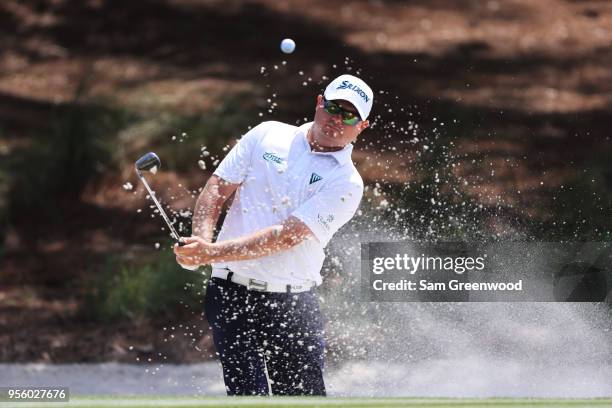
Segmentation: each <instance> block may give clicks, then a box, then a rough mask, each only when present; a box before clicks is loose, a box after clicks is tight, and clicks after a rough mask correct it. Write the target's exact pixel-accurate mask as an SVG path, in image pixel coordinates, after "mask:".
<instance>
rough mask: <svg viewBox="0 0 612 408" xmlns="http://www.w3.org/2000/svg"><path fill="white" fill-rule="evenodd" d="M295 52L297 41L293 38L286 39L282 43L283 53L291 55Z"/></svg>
mask: <svg viewBox="0 0 612 408" xmlns="http://www.w3.org/2000/svg"><path fill="white" fill-rule="evenodd" d="M294 50H295V41H293V40H292V39H291V38H285V39H284V40H283V41H281V51H282V52H284V53H285V54H291V53H292V52H293V51H294Z"/></svg>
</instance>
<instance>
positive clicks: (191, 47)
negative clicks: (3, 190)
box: [0, 0, 612, 362]
mask: <svg viewBox="0 0 612 408" xmlns="http://www.w3.org/2000/svg"><path fill="white" fill-rule="evenodd" d="M0 26H1V27H2V31H1V32H0V160H4V159H5V158H7V157H9V156H10V155H11V152H12V151H14V150H15V149H18V148H20V147H23V146H28V145H29V144H31V143H32V140H33V139H32V137H31V135H32V134H33V133H35V132H41V131H42V132H44V131H46V130H47V129H49V126H50V124H51V123H50V122H52V120H53V116H52V114H53V111H54V109H56V107H58V106H75V105H76V106H78V105H79V104H86V103H88V102H89V101H92V100H100V99H104V98H106V99H108V98H111V99H112V101H113V103H114V104H116V105H117V106H123V107H129V108H130V109H131V110H133V111H135V112H148V113H149V114H150V113H151V112H154V113H155V112H158V113H159V115H162V114H164V113H175V114H198V113H199V112H206V111H207V110H209V109H213V108H214V107H215V106H216V102H217V101H219V100H220V99H221V98H222V97H224V96H227V95H241V94H242V93H244V92H247V93H249V94H250V95H252V96H253V98H254V100H253V101H252V103H253V104H254V105H255V106H257V107H258V109H260V110H261V111H262V112H265V111H266V109H267V108H268V106H269V103H268V102H267V101H266V100H267V99H268V98H269V97H270V92H271V90H273V92H275V94H276V95H277V96H276V98H277V99H275V101H276V102H277V104H278V107H279V108H278V109H277V112H275V113H273V114H271V115H266V116H265V117H266V118H267V119H275V120H287V121H291V122H293V121H295V119H296V118H302V117H303V116H304V115H305V113H308V112H310V109H311V108H312V105H313V101H314V95H315V94H316V92H318V91H320V89H321V87H322V85H321V84H323V83H324V82H325V78H330V77H332V76H334V75H336V74H339V73H341V72H344V71H349V72H352V73H358V74H359V75H361V76H363V77H364V79H366V81H368V82H369V83H370V84H371V85H372V87H373V88H374V89H375V90H378V91H380V93H378V94H377V97H376V99H377V102H376V107H375V110H374V114H373V117H372V122H373V123H374V125H375V126H373V127H372V129H371V130H369V131H368V132H366V133H365V134H364V136H363V138H362V139H360V140H359V141H358V143H357V145H356V151H355V155H354V161H355V162H356V165H357V167H358V169H359V170H360V172H361V173H362V175H363V177H364V180H365V181H366V183H368V184H370V185H372V184H375V183H383V184H400V183H405V182H418V180H419V177H420V175H419V174H417V173H418V172H417V171H415V170H414V169H413V165H414V163H415V160H416V157H417V153H418V151H419V149H420V148H421V147H422V146H421V145H419V144H418V143H416V144H414V145H410V146H408V147H406V145H404V144H402V143H400V141H402V140H403V139H406V138H408V137H412V136H410V135H408V133H406V132H403V131H399V130H398V129H399V128H400V127H402V128H403V127H404V126H405V127H406V128H408V127H410V126H411V123H412V125H414V124H415V123H416V124H419V125H420V127H421V128H422V129H429V130H432V129H434V128H436V127H440V126H445V125H441V123H442V122H445V123H446V126H447V128H448V129H450V130H448V131H449V132H453V131H455V130H454V129H460V132H461V135H460V137H459V138H457V141H456V145H455V146H454V154H456V155H457V156H461V157H463V161H462V165H461V166H459V167H458V168H457V169H456V174H457V175H458V176H460V177H463V178H464V179H465V180H467V181H466V185H465V186H464V187H462V188H463V189H464V192H465V193H466V194H468V195H470V196H472V197H474V198H476V199H477V200H479V201H480V202H481V203H482V204H483V205H485V206H487V205H491V206H498V205H499V204H500V203H502V204H503V205H504V206H505V208H506V209H507V211H508V212H509V213H510V212H516V213H517V214H521V215H524V216H545V215H546V214H543V213H545V212H546V204H547V203H548V201H549V200H551V199H552V198H551V196H550V195H547V194H548V192H549V191H550V190H551V189H556V188H559V187H560V186H563V184H564V183H566V182H567V180H568V179H569V178H570V177H572V176H573V175H575V174H576V173H577V172H580V171H581V170H582V169H583V167H585V166H586V164H585V163H588V162H589V161H590V160H591V159H593V158H594V157H596V156H598V155H602V154H603V155H607V154H608V153H609V152H610V151H611V150H610V136H609V124H608V122H609V118H610V113H611V110H612V69H610V66H612V3H609V2H605V1H562V0H541V1H537V2H535V1H527V0H514V1H512V0H509V1H495V0H491V1H478V0H455V1H450V0H427V1H425V0H414V1H410V2H404V1H393V0H387V1H382V0H372V1H365V0H353V1H351V0H347V1H343V2H337V3H330V2H329V1H322V0H289V1H272V0H259V1H258V0H253V1H218V0H144V1H134V2H123V1H119V0H88V1H81V0H25V1H24V0H19V1H16V0H5V1H3V2H2V4H0ZM284 37H291V38H293V39H294V40H295V41H296V43H297V50H296V52H295V53H294V54H292V55H287V56H283V55H281V54H280V52H279V51H278V44H279V42H280V39H282V38H284ZM283 60H284V61H286V64H285V65H283V64H282V61H283ZM274 66H277V68H274ZM262 67H266V68H265V70H262ZM84 82H86V83H87V87H86V88H85V89H82V84H83V83H84ZM304 84H305V85H304ZM252 120H253V122H254V123H255V122H257V121H258V120H261V118H259V117H253V118H252ZM453 123H459V124H460V126H459V125H456V126H455V127H453ZM391 124H392V125H391ZM143 126H145V125H143ZM138 132H141V133H142V132H146V127H144V128H143V129H139V130H138V131H137V132H136V133H137V134H139V133H138ZM126 137H129V135H127V136H126ZM136 139H137V138H136ZM130 140H131V142H130V143H131V144H130V149H132V150H130V151H128V152H125V155H126V156H129V155H130V154H131V153H132V152H133V151H139V150H141V149H144V148H145V147H146V140H145V139H143V140H142V141H138V140H135V141H134V140H132V139H130ZM119 148H121V147H119ZM394 149H395V150H394ZM398 149H399V153H398ZM475 158H479V159H478V160H474V159H475ZM483 158H484V159H483ZM608 158H609V157H608ZM603 159H604V160H605V159H606V158H605V157H604V158H603ZM160 177H161V178H158V179H156V183H158V186H160V187H161V190H163V191H167V190H168V189H169V188H172V186H176V185H177V184H178V183H182V184H183V185H184V186H186V188H187V189H189V190H195V189H197V188H198V187H200V186H201V185H202V183H203V180H205V174H204V175H203V174H202V172H198V171H192V172H183V173H174V172H166V173H164V175H163V176H160ZM610 177H611V178H610V179H606V180H604V182H605V183H608V184H607V185H608V186H612V176H610ZM126 181H130V182H131V183H132V184H134V185H137V181H136V180H135V178H134V176H133V175H132V171H131V168H130V167H128V166H126V168H124V169H120V170H119V171H117V172H115V173H113V174H111V175H110V176H108V177H102V178H99V179H96V180H94V181H92V182H90V183H89V184H88V185H87V186H86V188H85V189H84V193H82V194H81V195H80V196H79V197H78V199H76V200H75V199H67V198H65V197H64V198H62V197H58V199H57V201H56V202H54V203H49V205H50V206H52V207H54V208H55V210H56V212H57V213H59V214H63V216H62V217H60V218H58V219H49V218H40V217H37V215H36V214H31V216H28V217H25V218H23V219H20V220H18V221H17V222H14V223H12V224H11V225H9V226H8V228H7V230H6V231H5V236H6V239H5V246H4V251H5V253H4V254H3V255H2V257H1V258H0V262H1V270H0V279H1V280H0V282H1V284H0V327H1V328H2V329H1V330H0V361H45V362H71V361H102V360H119V361H125V362H133V361H135V359H136V358H145V359H146V358H154V357H155V353H158V352H163V353H162V354H163V355H166V356H169V357H168V358H169V359H170V360H172V361H180V362H187V361H199V360H201V359H206V358H209V357H210V356H211V353H212V352H211V342H210V336H209V335H208V334H207V330H206V327H205V326H206V325H205V323H203V322H202V318H201V316H196V315H193V316H186V317H185V319H184V321H183V322H180V323H177V325H178V324H181V325H182V326H183V327H178V326H177V328H176V329H175V331H176V332H177V334H176V335H175V338H176V340H173V341H172V342H171V345H170V346H168V342H167V338H168V329H166V330H164V327H166V326H167V322H163V321H156V322H142V323H139V324H134V325H129V326H126V325H111V326H100V325H93V324H91V323H88V322H87V321H84V320H83V319H82V317H81V316H80V314H79V299H80V295H81V294H80V293H79V292H78V290H77V289H74V290H71V289H66V288H65V287H63V286H62V284H63V283H65V282H66V281H67V280H68V281H71V280H76V279H78V277H79V276H80V275H81V274H83V273H84V271H86V270H87V262H90V261H91V259H97V258H96V257H103V256H104V254H106V253H108V252H109V251H120V250H121V249H122V248H127V249H129V250H130V251H139V250H141V251H142V250H147V249H150V247H151V245H152V242H151V241H150V239H148V238H147V237H149V236H150V234H151V233H152V232H155V231H156V230H155V228H156V227H155V226H151V225H146V224H145V223H143V222H142V221H143V220H144V216H143V215H142V214H139V213H137V212H136V209H138V208H139V207H141V206H142V204H141V200H142V198H143V196H142V191H141V190H137V194H126V191H125V190H124V189H123V188H122V185H123V184H124V183H125V182H126ZM608 191H610V190H608ZM192 203H193V198H192V197H191V196H190V195H186V196H183V197H182V198H181V199H180V200H177V201H175V202H174V205H175V206H176V207H177V208H184V207H188V206H189V205H192ZM67 214H69V216H66V215H67ZM499 222H500V221H499V219H497V218H492V219H491V228H493V229H494V228H499V229H500V230H503V229H504V228H505V226H504V225H496V224H497V223H499ZM149 224H150V223H149ZM75 248H78V251H77V250H75ZM83 254H87V256H84V255H83ZM86 258H87V259H86ZM194 326H195V328H194ZM185 327H187V329H185ZM194 330H195V333H196V334H195V335H188V336H187V335H181V334H180V333H182V332H188V333H192V332H193V331H194ZM200 330H201V332H200ZM183 334H184V333H183ZM178 339H180V340H178ZM165 340H166V341H165ZM130 346H133V347H134V348H132V349H130ZM196 347H197V348H196Z"/></svg>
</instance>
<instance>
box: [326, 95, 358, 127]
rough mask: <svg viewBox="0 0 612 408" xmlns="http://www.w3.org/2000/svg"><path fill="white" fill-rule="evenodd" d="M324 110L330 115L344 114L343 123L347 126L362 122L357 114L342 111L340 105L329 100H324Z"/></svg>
mask: <svg viewBox="0 0 612 408" xmlns="http://www.w3.org/2000/svg"><path fill="white" fill-rule="evenodd" d="M323 109H325V112H327V113H329V114H330V115H339V114H342V123H344V124H345V125H350V126H354V125H356V124H357V123H358V122H359V121H360V118H359V115H358V114H357V113H355V112H351V111H348V110H346V109H342V108H341V107H340V105H338V104H337V103H335V102H332V101H328V100H327V99H323Z"/></svg>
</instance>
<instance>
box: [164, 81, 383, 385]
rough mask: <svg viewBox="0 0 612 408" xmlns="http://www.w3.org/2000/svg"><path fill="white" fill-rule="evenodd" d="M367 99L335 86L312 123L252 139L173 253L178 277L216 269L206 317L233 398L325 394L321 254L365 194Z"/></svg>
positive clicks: (353, 84)
mask: <svg viewBox="0 0 612 408" xmlns="http://www.w3.org/2000/svg"><path fill="white" fill-rule="evenodd" d="M373 96H374V95H373V93H372V90H371V89H370V87H369V86H368V85H367V84H366V83H365V82H363V81H362V80H361V79H359V78H357V77H354V76H351V75H341V76H340V77H338V78H336V79H334V80H333V81H331V83H330V84H329V85H328V86H327V88H326V89H325V92H324V94H323V95H318V96H317V100H316V107H315V115H314V121H313V122H310V123H306V124H304V125H302V126H299V127H297V126H292V125H289V124H285V123H280V122H263V123H261V124H260V125H258V126H256V127H255V128H253V129H252V130H250V131H249V132H247V133H246V134H245V135H244V136H243V137H242V138H241V139H240V141H239V142H238V144H236V146H234V148H233V149H232V150H231V151H230V152H229V153H228V155H227V156H226V157H225V158H224V159H223V161H222V162H221V163H220V164H219V167H218V168H217V169H216V171H215V172H214V174H213V176H212V177H211V178H210V179H209V180H208V182H207V183H206V187H205V188H204V190H203V191H202V193H201V194H200V196H199V198H198V200H197V203H196V207H195V211H194V216H193V235H194V236H192V237H189V238H184V240H185V242H186V243H187V245H185V246H182V247H179V246H178V245H176V246H175V247H174V253H175V254H176V259H177V262H178V263H179V264H180V265H182V266H184V267H188V268H193V267H195V266H197V265H204V264H212V277H211V280H210V281H209V283H208V287H207V290H206V301H205V314H206V316H207V319H208V322H209V324H210V326H211V329H212V332H213V339H214V343H215V347H216V349H217V352H218V354H219V356H220V359H221V364H222V365H223V376H224V380H225V387H226V390H227V394H228V395H269V394H270V393H271V394H273V395H325V385H324V383H323V354H324V346H325V340H324V331H323V320H322V317H321V313H320V311H319V304H318V300H317V296H316V294H315V291H314V289H315V288H316V287H317V286H318V285H320V284H321V281H322V279H321V274H320V272H321V267H322V265H323V260H324V258H325V254H324V251H323V249H324V248H325V246H326V245H327V243H328V242H329V240H330V239H331V238H332V236H333V235H334V233H335V232H336V231H338V229H339V228H340V227H341V226H342V225H344V224H345V223H346V222H348V221H349V220H350V219H351V218H352V217H353V215H354V214H355V212H356V210H357V207H358V206H359V202H360V200H361V196H362V194H363V181H362V179H361V177H360V176H359V173H358V172H357V170H356V169H355V166H354V165H353V162H352V161H351V152H352V150H353V146H352V144H351V143H352V142H354V141H355V139H356V138H357V136H358V135H359V134H360V133H361V132H362V131H363V130H364V129H366V128H367V127H368V124H369V123H368V121H367V117H368V115H369V113H370V110H371V108H372V101H373ZM234 192H235V193H236V194H235V197H234V199H233V201H232V204H231V206H230V208H229V211H228V213H227V216H226V218H225V220H224V222H223V227H222V228H221V231H220V233H219V236H218V237H217V240H216V242H215V243H212V239H213V231H214V228H215V226H216V223H217V221H218V218H219V214H220V211H221V208H222V205H223V203H224V202H225V201H226V200H227V199H228V197H230V196H231V195H232V194H233V193H234Z"/></svg>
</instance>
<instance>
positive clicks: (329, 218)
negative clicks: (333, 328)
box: [213, 122, 363, 285]
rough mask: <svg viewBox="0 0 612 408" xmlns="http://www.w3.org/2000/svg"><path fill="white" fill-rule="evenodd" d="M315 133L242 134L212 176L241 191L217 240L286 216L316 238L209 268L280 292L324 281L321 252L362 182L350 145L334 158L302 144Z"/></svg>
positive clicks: (280, 128)
mask: <svg viewBox="0 0 612 408" xmlns="http://www.w3.org/2000/svg"><path fill="white" fill-rule="evenodd" d="M310 126H312V122H311V123H306V124H304V125H302V126H300V127H297V126H292V125H288V124H285V123H281V122H263V123H261V124H260V125H258V126H256V127H255V128H253V129H251V130H250V131H249V132H248V133H246V134H245V135H244V136H243V137H242V139H240V141H239V142H238V143H237V144H236V146H234V148H232V150H231V151H230V152H229V153H228V155H227V156H226V157H225V159H223V161H222V162H221V164H219V167H218V168H217V169H216V170H215V173H214V174H216V175H217V176H219V177H220V178H222V179H223V180H225V181H228V182H230V183H233V184H240V187H238V190H237V191H236V196H235V197H234V201H233V203H232V205H231V207H230V209H229V211H228V214H227V216H226V218H225V220H224V222H223V227H222V229H221V232H220V233H219V237H218V238H217V241H224V240H228V239H232V238H237V237H240V236H243V235H246V234H250V233H252V232H254V231H258V230H260V229H263V228H266V227H269V226H271V225H277V224H281V223H282V222H283V221H285V220H286V219H287V218H289V216H295V217H297V218H299V219H300V220H302V222H304V223H305V224H306V225H307V226H308V227H309V228H310V230H311V231H312V233H313V235H314V236H315V237H316V238H312V239H306V240H304V241H302V242H301V243H300V244H298V245H296V246H294V247H292V248H290V249H288V250H285V251H281V252H277V253H275V254H272V255H268V256H264V257H261V258H257V259H252V260H247V261H235V262H224V263H216V264H213V268H229V269H231V270H232V271H233V272H235V273H236V274H239V275H242V276H246V277H249V278H253V279H259V280H263V281H267V282H271V283H280V284H284V285H302V284H305V283H308V282H312V281H314V282H316V284H317V285H319V284H320V283H321V281H322V279H321V267H322V265H323V260H324V258H325V253H324V251H323V249H324V248H325V246H326V245H327V243H328V242H329V240H330V239H331V237H332V236H333V235H334V233H335V232H336V231H338V229H339V228H340V227H341V226H343V225H344V224H345V223H346V222H348V221H349V220H350V219H351V218H352V217H353V215H354V214H355V212H356V211H357V207H358V206H359V202H360V201H361V197H362V195H363V181H362V179H361V176H360V175H359V173H358V172H357V169H356V168H355V166H354V165H353V162H352V161H351V153H352V151H353V146H352V145H351V144H349V145H347V146H345V147H344V148H343V149H342V150H339V151H336V152H326V153H323V152H313V151H312V150H311V149H310V144H309V143H308V141H307V139H306V133H307V132H308V129H309V128H310Z"/></svg>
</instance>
